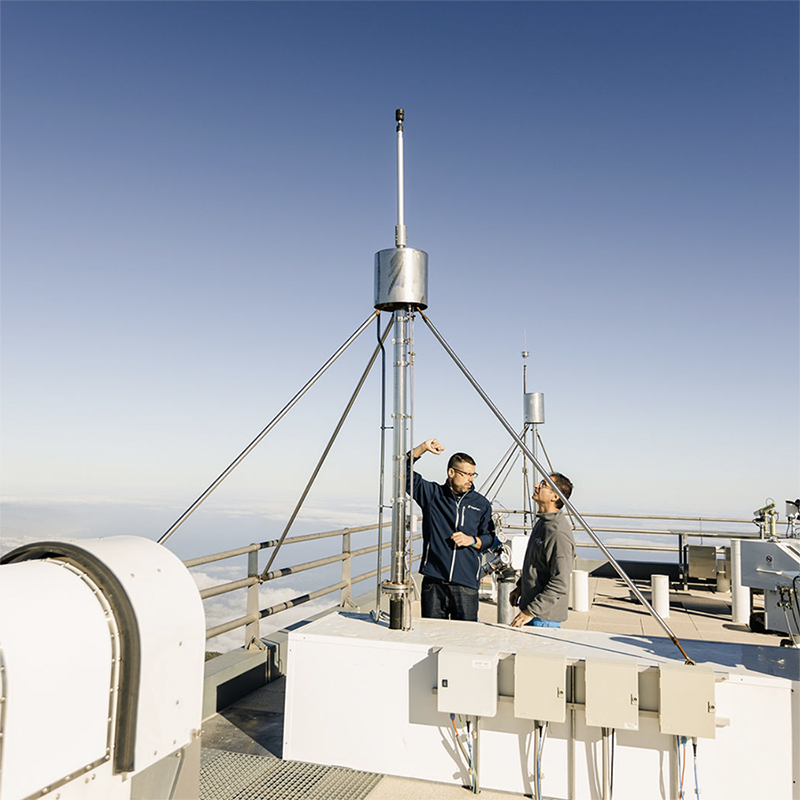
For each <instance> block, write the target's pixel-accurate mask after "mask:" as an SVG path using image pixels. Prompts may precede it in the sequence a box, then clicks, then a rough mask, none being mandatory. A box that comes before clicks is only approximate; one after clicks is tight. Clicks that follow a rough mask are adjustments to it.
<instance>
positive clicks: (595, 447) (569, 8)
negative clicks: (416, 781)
mask: <svg viewBox="0 0 800 800" xmlns="http://www.w3.org/2000/svg"><path fill="white" fill-rule="evenodd" d="M798 8H799V6H798V4H797V3H794V2H693V3H684V2H636V3H634V2H513V3H505V2H492V3H488V2H486V3H484V2H466V3H462V2H346V3H338V2H324V3H316V2H242V3H239V2H202V3H201V2H171V3H161V2H147V3H145V2H115V3H97V2H87V3H83V2H66V3H62V2H37V3H26V2H9V1H8V0H5V1H4V2H3V3H2V6H0V17H1V19H0V21H1V22H2V32H1V35H2V65H1V66H2V78H1V79H0V80H2V84H1V86H0V88H1V89H2V95H1V102H2V140H1V141H0V147H1V148H2V150H1V154H2V253H1V254H2V474H1V476H0V481H1V483H0V491H1V492H2V496H3V503H4V513H3V536H4V537H6V538H9V537H11V538H15V537H23V536H28V535H34V536H44V537H45V538H48V537H49V536H51V535H56V534H57V535H102V534H108V533H114V532H126V533H133V532H136V533H139V534H141V535H144V536H148V537H153V538H157V537H158V536H159V535H160V534H161V533H163V531H164V530H166V528H168V527H169V525H170V524H171V523H172V522H173V521H174V520H175V518H177V516H178V515H179V514H180V513H181V512H182V511H183V509H185V508H186V507H187V506H189V505H190V504H191V502H192V501H193V500H194V499H195V498H196V497H197V496H198V495H199V494H200V493H201V492H202V491H203V490H204V489H205V488H206V486H208V485H209V484H210V483H211V482H212V481H213V479H214V478H215V477H216V476H217V475H218V474H219V473H220V472H221V471H222V470H223V469H224V468H225V467H226V466H227V465H228V464H229V463H230V462H231V461H232V460H233V458H234V457H235V456H236V455H237V454H238V453H239V452H240V451H241V450H242V449H243V448H244V447H245V446H246V445H247V444H248V442H250V441H251V439H252V438H253V437H254V436H255V435H256V434H257V433H258V432H259V431H260V430H261V429H262V428H263V427H264V425H265V424H266V423H267V422H268V421H269V420H270V419H271V418H272V417H273V416H274V415H275V414H276V413H277V411H278V410H280V408H282V406H283V405H284V404H285V403H286V402H287V401H288V400H289V398H290V397H292V395H293V394H294V393H295V392H296V391H297V390H298V389H299V388H300V387H301V386H302V385H303V384H304V383H305V381H306V380H307V379H308V378H309V377H310V376H311V375H312V374H313V373H314V372H315V371H316V369H317V368H318V367H319V366H320V365H321V364H322V363H323V362H324V361H325V360H326V359H327V358H328V356H329V355H331V354H332V353H333V352H334V350H335V349H336V348H337V347H338V346H339V344H341V343H342V342H343V341H344V340H345V339H346V338H347V337H348V336H349V335H350V334H351V333H352V332H353V331H354V330H355V329H356V328H357V327H358V326H359V324H360V323H361V322H362V321H363V320H364V319H366V318H367V316H368V315H369V314H370V312H371V310H372V303H373V277H374V276H373V256H374V253H375V252H376V251H377V250H380V249H384V248H387V247H391V246H393V244H394V224H395V214H396V209H395V133H394V110H395V108H398V107H403V108H405V110H406V128H405V155H406V223H407V225H408V242H409V245H410V246H412V247H417V248H420V249H423V250H425V251H427V252H428V253H429V257H430V266H429V310H428V313H429V316H430V318H431V319H432V320H433V322H434V323H435V324H436V326H437V328H438V329H439V330H440V331H441V333H442V334H443V335H444V337H445V338H446V339H447V340H448V342H449V343H450V344H451V345H452V347H453V348H454V349H455V351H456V352H457V353H458V354H459V356H460V357H461V358H462V360H463V361H464V362H465V363H466V364H467V366H468V367H469V369H470V370H471V372H472V373H473V375H474V376H475V378H476V379H477V380H478V381H479V382H480V383H481V385H482V386H483V387H484V388H485V390H486V391H487V392H488V393H489V394H490V396H491V397H492V398H493V400H494V402H495V403H496V404H497V405H498V406H499V408H500V409H501V410H502V411H503V412H504V413H505V415H506V416H507V417H508V418H509V420H510V421H511V422H512V423H513V424H515V425H517V424H520V422H521V414H522V398H521V394H522V359H521V357H520V352H521V350H522V349H523V342H525V341H527V347H528V350H529V351H530V357H529V359H528V389H529V391H542V392H544V394H545V407H546V414H547V419H546V423H545V425H544V426H542V428H541V433H542V436H543V439H544V443H545V446H546V448H547V450H548V453H549V454H550V457H551V459H552V460H553V462H554V467H555V468H556V469H558V470H561V471H562V472H565V473H567V474H568V475H570V477H571V478H572V479H573V481H574V482H575V485H576V492H575V495H574V498H573V499H574V502H575V504H576V506H577V507H578V508H579V510H581V511H583V512H587V513H590V512H593V511H608V510H616V511H638V512H648V513H685V514H693V515H701V514H702V515H712V516H733V517H747V516H749V515H750V513H751V512H752V511H753V509H755V508H758V507H759V506H761V505H762V504H763V503H764V500H765V498H767V497H773V498H774V499H775V500H777V501H778V506H779V509H780V510H781V511H782V510H783V501H784V500H786V499H788V498H794V497H797V495H798V494H800V475H799V474H798V472H799V468H798V464H799V462H800V458H799V456H800V453H799V450H800V430H799V425H800V423H799V422H798V416H799V415H798V408H799V407H800V403H799V402H798V401H799V400H800V395H799V392H798V386H799V384H798V367H799V365H800V358H798V355H799V344H798V340H799V338H800V337H798V298H799V292H798V212H799V209H798V39H799V36H798ZM382 317H383V318H384V319H383V321H384V324H385V322H386V317H387V315H386V314H383V315H382ZM374 339H375V333H374V331H370V332H369V333H367V334H365V335H364V336H363V337H362V339H361V340H359V341H358V342H357V343H356V344H355V345H354V346H353V347H352V348H351V349H350V351H348V353H347V354H346V355H345V356H344V357H343V358H342V359H341V360H340V362H339V363H337V365H336V366H335V367H334V368H333V369H332V370H331V371H330V372H329V373H328V375H326V376H325V377H324V378H323V380H322V381H320V383H319V384H318V385H317V386H316V387H315V388H314V389H313V390H312V392H311V393H310V394H309V395H308V396H307V397H306V398H304V400H303V401H301V403H299V404H298V406H297V408H296V409H295V410H294V411H293V412H292V414H291V415H290V416H289V417H287V419H286V420H285V421H284V422H283V423H281V425H280V426H279V427H278V428H277V429H276V431H275V432H274V434H271V435H270V436H269V437H267V439H265V440H264V442H263V443H262V444H261V445H260V446H259V448H258V449H257V450H256V451H255V452H254V453H253V455H251V456H250V457H249V458H248V459H247V460H246V461H245V462H244V463H243V465H242V466H241V467H239V469H238V470H237V471H236V472H235V473H234V474H233V475H232V476H231V477H230V478H229V479H228V480H227V481H226V482H225V484H223V486H222V487H221V488H220V489H219V490H218V491H217V492H216V493H215V495H214V496H212V499H211V500H209V501H208V503H207V506H204V508H203V509H202V510H201V511H198V512H197V514H195V516H194V517H193V518H192V520H191V521H190V522H188V523H187V524H186V526H184V528H183V529H181V532H180V533H178V534H176V535H175V536H174V537H173V540H176V546H177V547H178V548H184V547H185V548H186V551H188V552H186V551H185V552H186V554H187V555H189V554H194V546H193V545H190V544H188V542H190V541H191V540H192V537H193V536H199V535H200V534H199V533H196V532H195V531H198V532H199V531H203V534H202V535H203V536H204V537H205V538H208V539H213V540H214V541H217V540H220V541H222V540H224V543H225V544H226V545H227V543H228V542H229V541H233V542H234V543H238V542H240V541H249V540H251V539H252V538H258V537H259V536H261V535H262V534H263V533H264V532H270V531H273V530H274V529H275V528H276V526H277V529H278V530H280V526H281V522H282V521H283V520H285V518H286V514H287V511H288V510H290V509H291V507H292V506H293V504H294V502H295V500H296V498H297V496H298V495H299V493H300V491H301V489H302V487H303V485H304V484H305V481H306V479H307V477H308V475H309V474H310V471H311V469H312V468H313V466H314V464H315V463H316V459H317V458H318V456H319V454H320V453H321V451H322V448H323V447H324V445H325V442H326V441H327V438H328V436H329V435H330V432H331V431H332V429H333V426H334V424H335V423H336V420H337V419H338V416H339V414H340V412H341V409H342V408H343V407H344V404H345V402H346V401H347V399H348V397H349V394H350V392H351V390H352V388H353V387H354V386H355V382H356V380H357V379H358V376H359V375H360V373H361V370H362V368H363V365H364V364H365V363H366V360H367V358H368V356H369V352H370V350H371V348H372V346H373V342H374ZM415 351H416V370H415V388H416V393H415V423H414V426H415V436H414V438H415V439H416V440H418V441H421V440H422V439H424V438H427V437H428V436H438V437H439V438H440V439H441V440H442V441H443V443H444V444H445V445H446V447H448V449H450V450H451V451H452V450H466V451H468V452H470V453H472V454H473V455H474V456H475V458H476V460H477V461H478V468H479V471H482V472H484V473H486V472H488V471H489V469H490V468H491V467H492V466H493V465H494V463H495V462H496V461H497V460H498V459H499V458H500V456H501V455H502V454H503V453H504V452H505V450H506V448H507V446H508V444H509V442H508V441H507V435H506V434H505V432H504V431H503V430H502V429H501V428H500V427H499V425H497V423H496V422H495V421H494V419H493V417H492V416H491V414H490V413H489V412H488V410H487V409H486V408H485V406H484V405H483V403H482V401H481V400H480V399H479V398H478V397H477V396H476V395H475V393H474V391H473V390H472V389H471V387H470V386H469V385H468V384H467V383H466V382H465V381H464V380H463V378H462V377H461V376H460V373H458V371H457V370H456V368H455V367H454V366H453V365H452V363H451V362H450V361H449V359H448V357H447V356H446V355H445V354H444V353H443V352H442V350H441V348H440V347H439V345H438V344H437V343H436V342H435V340H434V339H433V337H432V336H431V335H430V333H429V332H428V331H427V329H426V328H425V326H424V324H423V323H422V321H421V320H418V321H417V323H416V345H415ZM379 389H380V387H379V380H378V376H377V374H376V375H374V376H372V377H371V379H370V381H369V383H368V385H367V387H366V388H365V390H364V392H363V396H362V398H361V399H360V401H359V404H358V406H357V407H356V410H355V411H354V412H353V415H352V419H351V420H350V421H349V422H348V424H347V426H346V427H345V430H344V432H343V433H342V435H341V437H340V442H339V443H337V445H336V447H335V448H334V450H333V453H332V455H331V457H330V463H329V467H328V468H327V469H326V470H325V471H324V472H323V475H322V476H321V478H320V481H319V485H318V487H316V488H315V489H314V491H313V492H312V495H311V497H310V504H309V512H308V515H307V517H305V518H304V521H303V524H305V525H307V526H310V527H317V528H319V527H320V526H326V525H334V526H335V525H339V524H345V522H346V521H347V520H348V519H359V520H362V519H364V518H365V517H367V518H368V517H371V516H374V509H375V506H376V503H377V496H378V485H377V472H378V443H379V439H378V437H379ZM420 469H421V471H422V472H423V474H425V475H426V476H427V477H430V478H434V479H439V478H441V477H442V476H443V473H444V463H443V462H438V461H436V460H434V459H433V457H428V460H427V461H425V462H423V464H421V465H420ZM515 492H516V489H513V490H511V494H510V495H509V497H508V498H507V500H506V505H515V504H516V505H519V502H517V499H516V498H517V494H515ZM520 502H521V500H520ZM236 525H239V526H240V527H239V528H238V529H237V528H236ZM223 531H224V533H223ZM240 536H241V539H240ZM178 539H180V541H177V540H178Z"/></svg>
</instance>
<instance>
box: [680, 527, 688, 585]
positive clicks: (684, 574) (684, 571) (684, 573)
mask: <svg viewBox="0 0 800 800" xmlns="http://www.w3.org/2000/svg"><path fill="white" fill-rule="evenodd" d="M679 541H680V548H681V558H680V564H681V579H682V582H683V590H684V591H686V590H687V589H688V588H689V549H688V545H687V544H686V534H685V533H682V534H680V536H679Z"/></svg>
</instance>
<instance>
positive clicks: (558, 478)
mask: <svg viewBox="0 0 800 800" xmlns="http://www.w3.org/2000/svg"><path fill="white" fill-rule="evenodd" d="M550 477H551V478H552V480H553V483H554V484H555V485H556V486H558V488H559V489H561V492H562V494H563V495H564V497H566V498H567V500H569V498H570V496H571V495H572V481H571V480H570V479H569V478H568V477H567V476H566V475H562V474H561V473H560V472H553V473H551V474H550ZM556 508H564V501H563V500H562V499H561V498H560V497H559V498H558V500H556Z"/></svg>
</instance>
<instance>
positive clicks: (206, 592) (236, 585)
mask: <svg viewBox="0 0 800 800" xmlns="http://www.w3.org/2000/svg"><path fill="white" fill-rule="evenodd" d="M499 513H500V515H501V516H502V517H503V518H509V517H513V516H515V515H519V516H522V515H524V514H525V513H526V512H524V511H515V510H507V509H503V510H499ZM586 516H588V517H594V518H605V519H626V520H642V521H644V520H664V521H683V522H697V523H699V524H700V525H701V526H702V525H703V524H704V523H712V522H714V523H726V524H739V525H744V524H752V520H751V519H735V518H730V517H687V516H671V515H646V514H611V513H602V514H600V513H598V514H587V515H586ZM390 526H391V522H384V523H382V525H381V528H387V527H390ZM529 527H530V526H525V525H517V524H513V523H509V522H505V521H504V522H503V524H502V529H503V530H506V531H524V530H528V529H529ZM377 529H378V525H377V524H375V523H373V524H371V525H361V526H354V527H346V528H337V529H335V530H328V531H320V532H317V533H310V534H303V535H299V536H292V537H287V538H286V539H285V540H284V542H283V545H284V546H285V545H288V544H295V543H300V542H311V541H318V540H322V539H329V538H333V537H337V536H338V537H341V539H342V542H343V547H342V552H338V553H334V554H332V555H330V556H325V557H323V558H317V559H314V560H312V561H306V562H303V563H299V564H292V565H288V566H285V567H281V568H279V569H275V570H272V571H271V572H269V573H266V574H261V575H259V573H258V567H257V558H258V553H259V552H260V551H261V550H264V549H267V548H271V547H276V546H277V545H278V543H279V541H280V540H279V539H270V540H267V541H264V542H256V543H253V544H249V545H245V546H243V547H238V548H234V549H231V550H225V551H222V552H219V553H214V554H210V555H207V556H200V557H197V558H191V559H187V560H186V561H184V562H183V563H184V564H185V565H186V566H187V567H198V566H202V565H205V564H211V563H215V562H219V561H223V560H225V559H228V558H233V557H236V556H241V555H248V557H249V559H250V562H249V563H250V565H251V566H250V567H248V572H249V574H248V576H247V577H245V578H241V579H239V580H235V581H229V582H227V583H222V584H218V585H215V586H211V587H207V588H205V589H202V590H201V591H200V597H201V598H202V599H203V600H208V599H210V598H213V597H218V596H220V595H223V594H227V593H230V592H234V591H238V590H240V589H246V590H247V591H248V593H255V594H252V597H251V599H250V600H249V601H248V603H249V605H248V609H257V608H258V595H257V593H258V588H259V586H260V585H261V583H263V582H265V581H270V580H277V579H279V578H283V577H286V576H288V575H296V574H298V573H300V572H306V571H309V570H312V569H316V568H319V567H325V566H329V565H331V564H336V563H341V564H342V580H341V581H339V582H337V583H335V584H331V585H330V586H327V587H324V588H320V589H316V590H314V591H311V592H308V593H305V594H301V595H298V596H297V597H294V598H292V599H290V600H287V601H285V602H282V603H278V604H276V605H274V606H270V607H268V608H264V609H260V610H258V611H255V610H253V611H251V612H250V613H248V614H246V615H244V616H242V617H238V618H236V619H233V620H229V621H228V622H224V623H221V624H219V625H216V626H214V627H213V628H209V629H208V630H207V632H206V639H212V638H214V637H215V636H219V635H221V634H223V633H228V632H229V631H232V630H234V629H236V628H240V627H247V626H253V625H254V624H257V623H258V622H259V621H260V620H262V619H264V618H266V617H270V616H274V615H276V614H279V613H281V612H282V611H286V610H288V609H290V608H295V607H297V606H300V605H302V604H304V603H307V602H309V601H311V600H315V599H317V598H319V597H323V596H325V595H328V594H332V593H333V592H336V591H338V590H342V591H343V599H342V600H341V601H340V604H341V605H346V604H347V603H348V602H349V597H350V590H351V588H352V586H353V585H355V584H357V583H360V582H362V581H364V580H368V579H370V578H374V577H375V576H377V575H378V572H379V570H378V569H377V568H375V569H372V570H370V571H367V572H364V573H360V574H359V575H354V576H351V575H350V572H349V566H348V565H349V564H350V563H351V562H352V559H354V558H359V557H363V556H367V555H370V554H371V553H377V552H378V549H379V548H378V544H377V543H376V544H371V545H369V546H366V547H362V548H360V549H358V550H352V551H350V550H349V546H350V545H349V542H347V543H346V544H345V542H346V540H347V538H348V537H349V535H350V534H355V533H365V532H368V531H377ZM576 530H578V532H580V529H576ZM594 531H595V532H600V533H614V534H621V535H624V536H628V537H635V536H645V537H649V536H675V537H677V543H676V544H668V543H664V544H634V543H626V542H615V543H613V544H612V543H604V546H605V547H606V548H607V549H613V550H620V551H621V550H626V551H631V552H663V553H674V554H676V555H677V556H678V558H679V561H680V563H681V564H682V565H684V566H685V565H686V564H688V562H687V561H686V558H687V556H686V550H685V548H686V546H687V541H688V540H689V539H697V538H700V539H734V538H736V539H758V538H760V534H759V533H758V532H757V531H754V532H752V533H750V532H744V531H741V532H740V531H730V530H729V531H713V530H702V528H701V529H700V530H696V529H695V530H691V529H688V528H687V529H675V528H672V529H660V528H628V527H625V528H623V527H603V528H599V527H598V528H594ZM420 538H422V537H421V535H420V534H417V535H416V536H414V540H418V539H420ZM575 545H576V547H578V548H597V549H602V548H598V545H597V544H595V543H594V542H593V541H591V540H587V541H583V540H582V537H581V540H577V541H576V542H575ZM390 546H391V542H390V541H386V542H382V544H381V548H380V549H381V550H385V549H386V548H388V547H390ZM414 560H415V562H417V561H418V560H419V556H415V559H414ZM253 565H255V566H253ZM389 569H390V568H389V566H386V567H383V568H382V569H381V570H380V571H381V574H383V573H385V572H387V571H388V570H389ZM249 596H250V595H249ZM255 630H257V626H256V628H255ZM245 644H248V642H247V641H245Z"/></svg>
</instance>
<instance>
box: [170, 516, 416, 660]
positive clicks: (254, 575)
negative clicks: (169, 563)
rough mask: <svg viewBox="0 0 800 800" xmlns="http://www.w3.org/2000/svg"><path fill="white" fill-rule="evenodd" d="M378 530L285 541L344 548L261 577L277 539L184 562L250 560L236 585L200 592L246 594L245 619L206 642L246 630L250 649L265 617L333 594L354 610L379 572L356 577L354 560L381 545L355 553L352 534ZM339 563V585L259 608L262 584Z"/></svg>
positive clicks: (219, 628) (215, 631) (216, 629)
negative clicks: (360, 587)
mask: <svg viewBox="0 0 800 800" xmlns="http://www.w3.org/2000/svg"><path fill="white" fill-rule="evenodd" d="M390 526H391V522H386V523H383V525H382V526H381V527H382V528H387V527H390ZM377 530H378V526H377V525H363V526H360V527H353V528H340V529H338V530H332V531H322V532H319V533H310V534H306V535H302V536H293V537H290V538H286V539H284V541H283V543H282V544H283V546H284V547H285V546H288V545H291V544H297V543H300V542H311V541H318V540H322V539H328V538H332V537H337V536H338V537H341V539H342V548H341V552H338V553H335V554H334V555H330V556H325V557H323V558H317V559H314V560H313V561H306V562H303V563H299V564H293V565H290V566H286V567H281V568H279V569H274V570H272V571H270V572H268V573H266V574H265V575H263V576H262V575H260V573H259V568H258V556H259V553H260V552H261V551H262V550H267V549H270V548H275V547H277V546H278V544H279V543H280V540H278V539H271V540H268V541H265V542H257V543H254V544H249V545H246V546H244V547H238V548H235V549H233V550H225V551H223V552H220V553H213V554H211V555H207V556H200V557H198V558H190V559H187V560H186V561H184V562H183V563H184V565H185V566H186V567H188V568H192V567H199V566H203V565H206V564H213V563H217V562H220V561H224V560H226V559H229V558H234V557H237V556H242V555H246V556H247V577H246V578H242V579H240V580H236V581H230V582H228V583H221V584H218V585H216V586H211V587H208V588H206V589H201V590H200V597H201V598H202V599H203V600H206V599H209V598H212V597H218V596H220V595H222V594H226V593H228V592H235V591H238V590H241V589H246V590H247V609H246V613H245V615H244V616H241V617H237V618H235V619H232V620H229V621H228V622H224V623H222V624H220V625H215V626H213V627H211V628H208V629H207V630H206V641H207V640H209V639H213V638H214V637H216V636H220V635H221V634H223V633H228V632H229V631H232V630H235V629H236V628H241V627H244V629H245V647H248V646H250V645H252V644H253V642H257V641H258V640H259V635H260V634H259V622H260V621H261V620H262V619H264V618H265V617H270V616H274V615H275V614H279V613H280V612H282V611H286V610H288V609H290V608H295V607H297V606H300V605H303V604H304V603H308V602H310V601H311V600H316V599H317V598H319V597H324V596H325V595H328V594H332V593H333V592H336V591H339V593H340V594H339V605H338V607H339V608H348V607H352V605H353V604H352V589H353V586H354V585H355V584H357V583H360V582H362V581H365V580H369V579H370V578H377V575H378V569H377V568H376V569H373V570H370V571H367V572H362V573H359V574H358V575H353V574H352V561H353V559H354V558H358V557H360V556H365V555H369V554H370V553H377V552H378V544H377V543H376V544H373V545H370V546H368V547H362V548H359V549H357V550H353V549H352V548H351V536H352V534H357V533H364V532H367V531H377ZM421 538H422V537H421V535H417V536H415V537H414V541H416V540H418V539H421ZM390 546H391V541H385V542H383V543H382V545H381V549H382V550H385V549H386V548H388V547H390ZM376 560H377V559H376ZM337 562H341V564H342V569H341V580H340V581H338V582H336V583H334V584H332V585H329V586H325V587H321V588H319V589H315V590H313V591H310V592H306V593H304V594H301V595H298V596H297V597H293V598H292V599H290V600H286V601H284V602H282V603H278V604H276V605H273V606H269V607H268V608H259V597H258V589H259V586H260V585H261V584H262V583H265V582H267V581H274V580H277V579H279V578H284V577H287V576H288V575H297V574H299V573H301V572H306V571H308V570H313V569H318V568H321V567H325V566H329V565H331V564H335V563H337ZM390 569H391V567H390V565H386V566H384V567H381V574H383V573H386V572H388V571H389V570H390ZM376 596H377V590H376Z"/></svg>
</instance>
